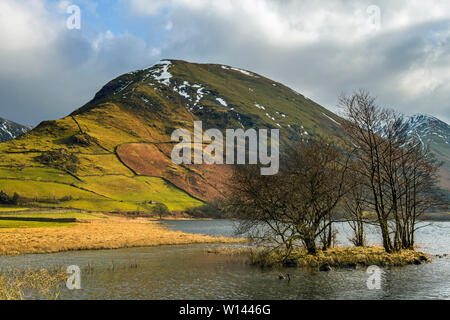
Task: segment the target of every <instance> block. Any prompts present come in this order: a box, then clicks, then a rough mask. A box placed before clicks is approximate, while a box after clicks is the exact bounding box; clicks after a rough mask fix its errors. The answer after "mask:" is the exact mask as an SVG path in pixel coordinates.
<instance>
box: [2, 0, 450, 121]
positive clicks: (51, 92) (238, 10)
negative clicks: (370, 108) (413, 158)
mask: <svg viewBox="0 0 450 320" xmlns="http://www.w3.org/2000/svg"><path fill="white" fill-rule="evenodd" d="M98 2H99V3H98V4H97V2H96V1H88V0H78V1H75V0H74V1H50V0H1V1H0V98H1V101H0V105H1V111H0V117H4V118H7V119H10V120H13V121H16V122H19V123H23V124H29V125H37V124H38V123H39V122H41V121H42V120H47V119H56V118H60V117H63V116H65V115H67V114H69V113H70V112H71V111H73V110H74V109H76V108H78V107H80V106H81V105H83V104H84V103H86V102H87V101H88V100H90V99H91V98H92V97H93V96H94V94H95V93H96V92H97V91H98V90H99V89H100V88H101V87H102V86H103V85H104V84H105V83H106V82H107V81H109V80H111V79H113V78H114V77H116V76H118V75H120V74H122V73H126V72H129V71H132V70H136V69H142V68H145V67H148V66H150V65H152V64H153V63H154V62H156V61H157V60H159V59H162V58H176V59H183V60H188V61H192V62H209V63H221V64H227V65H232V66H236V67H240V68H244V69H248V70H251V71H254V72H256V73H260V74H262V75H265V76H267V77H269V78H272V79H274V80H276V81H280V82H282V83H284V84H286V85H288V86H290V87H292V88H293V89H295V90H297V91H299V92H301V93H303V94H304V95H305V96H307V97H309V98H311V99H313V100H315V101H316V102H318V103H320V104H322V105H323V106H325V107H327V108H329V109H331V110H335V106H336V104H337V98H338V96H339V94H340V93H341V92H347V93H351V92H352V91H354V90H356V89H359V88H365V89H368V90H370V91H371V92H372V93H373V94H374V95H376V96H377V97H378V101H379V103H380V104H381V105H382V106H389V107H392V108H394V109H396V110H398V111H400V112H403V113H405V114H406V115H412V114H414V113H427V114H431V115H434V116H436V117H438V118H440V119H442V120H444V121H446V122H447V123H449V122H450V1H445V0H442V1H438V0H427V1H424V0H412V1H411V0H408V1H406V0H405V1H401V0H396V1H388V0H386V1H375V0H371V1H344V0H342V1H337V0H330V1H324V0H320V1H312V0H311V1H304V0H302V1H300V0H298V1H295V0H291V1H290V0H283V1H275V0H244V1H242V0H164V1H162V0H117V1H113V0H103V1H98ZM73 4H74V5H77V6H79V8H80V9H81V25H80V27H81V28H80V29H79V30H78V29H69V28H68V27H67V19H68V18H70V16H71V15H70V14H68V13H67V7H68V6H70V5H73ZM71 21H72V22H73V21H74V20H71Z"/></svg>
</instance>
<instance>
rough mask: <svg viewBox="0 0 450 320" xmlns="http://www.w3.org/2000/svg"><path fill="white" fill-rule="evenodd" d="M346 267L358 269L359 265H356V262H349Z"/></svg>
mask: <svg viewBox="0 0 450 320" xmlns="http://www.w3.org/2000/svg"><path fill="white" fill-rule="evenodd" d="M345 267H346V268H350V269H356V267H357V265H356V263H349V264H347V265H346V266H345Z"/></svg>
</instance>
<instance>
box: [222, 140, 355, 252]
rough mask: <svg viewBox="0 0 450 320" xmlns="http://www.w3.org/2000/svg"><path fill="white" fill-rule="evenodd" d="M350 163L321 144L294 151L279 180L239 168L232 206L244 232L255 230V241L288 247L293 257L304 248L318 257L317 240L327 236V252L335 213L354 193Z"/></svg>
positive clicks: (301, 146)
mask: <svg viewBox="0 0 450 320" xmlns="http://www.w3.org/2000/svg"><path fill="white" fill-rule="evenodd" d="M347 160H348V157H347V156H345V155H344V154H343V153H342V152H340V150H339V149H338V148H337V147H336V146H334V145H333V144H332V143H331V142H326V141H324V140H322V139H316V140H313V141H309V142H308V143H304V144H301V145H298V146H297V147H295V148H292V149H291V151H290V152H288V154H287V155H286V157H285V159H283V161H282V166H281V169H280V172H279V173H278V174H277V175H276V176H261V175H259V174H258V171H257V168H255V167H243V166H239V167H238V168H237V169H236V170H235V174H234V178H233V182H234V183H233V184H232V187H231V191H232V197H231V199H232V200H231V201H230V207H231V208H232V210H233V211H234V212H235V213H236V214H237V216H238V217H239V218H240V219H242V220H243V222H242V223H241V232H244V231H245V232H250V231H253V232H254V234H253V238H259V239H262V240H264V241H266V242H267V241H268V240H270V241H271V242H274V243H278V244H282V245H284V248H285V249H286V252H287V253H290V252H291V251H292V250H293V248H294V246H295V245H296V244H298V243H302V244H303V245H304V247H305V248H306V249H307V251H308V253H311V254H314V253H316V250H317V247H316V246H317V243H316V240H317V238H318V237H319V236H320V235H323V234H324V232H327V235H326V238H327V243H326V245H325V246H324V249H326V248H327V247H328V246H329V244H330V242H331V239H330V237H331V236H332V231H331V230H332V229H331V225H332V222H333V221H332V219H331V216H332V213H333V210H334V209H335V207H336V206H337V204H338V203H339V201H340V200H341V198H342V197H343V196H344V194H345V193H346V192H347V191H348V187H347V184H346V173H347V172H348V170H347ZM255 235H256V236H255ZM287 256H288V255H287Z"/></svg>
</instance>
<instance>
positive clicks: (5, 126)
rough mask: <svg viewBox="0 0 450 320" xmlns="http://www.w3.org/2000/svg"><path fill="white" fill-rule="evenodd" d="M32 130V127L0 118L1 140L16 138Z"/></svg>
mask: <svg viewBox="0 0 450 320" xmlns="http://www.w3.org/2000/svg"><path fill="white" fill-rule="evenodd" d="M30 130H31V127H28V126H23V125H21V124H18V123H15V122H12V121H9V120H6V119H3V118H0V142H5V141H8V140H11V139H14V138H16V137H18V136H20V135H21V134H24V133H26V132H28V131H30Z"/></svg>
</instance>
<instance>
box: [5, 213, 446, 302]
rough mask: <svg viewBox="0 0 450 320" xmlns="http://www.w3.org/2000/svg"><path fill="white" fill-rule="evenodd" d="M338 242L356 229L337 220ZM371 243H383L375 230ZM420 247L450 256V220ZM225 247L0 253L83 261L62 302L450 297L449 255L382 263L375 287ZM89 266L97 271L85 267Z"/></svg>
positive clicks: (216, 228)
mask: <svg viewBox="0 0 450 320" xmlns="http://www.w3.org/2000/svg"><path fill="white" fill-rule="evenodd" d="M162 223H163V224H165V225H167V227H168V228H170V229H173V230H181V231H185V232H191V233H201V234H210V235H227V236H229V235H233V232H234V231H233V226H234V222H232V221H228V220H206V221H198V220H196V221H191V220H188V221H163V222H162ZM337 229H338V231H339V233H338V236H337V240H338V244H339V245H347V244H348V238H350V236H351V232H350V228H349V227H348V226H347V225H346V224H344V223H342V224H338V225H337ZM367 238H368V241H369V242H370V243H372V244H375V243H379V242H380V237H379V236H378V232H377V229H376V228H374V227H368V235H367ZM416 242H417V244H418V245H419V249H420V250H421V251H424V252H427V253H430V254H445V253H447V254H448V253H449V251H450V250H449V248H450V222H434V223H432V224H431V225H430V226H428V227H426V228H422V229H420V230H418V231H417V235H416ZM223 246H224V245H183V246H161V247H150V248H131V249H117V250H89V251H75V252H63V253H55V254H31V255H21V256H13V257H0V268H1V269H10V268H17V269H30V268H42V267H45V268H52V267H59V266H64V267H66V266H69V265H78V266H79V267H80V268H82V269H83V272H82V283H81V286H82V289H81V290H75V291H69V290H67V289H63V292H62V298H63V299H450V258H449V257H448V256H447V257H445V258H441V259H439V258H435V259H434V260H433V262H432V263H428V264H423V265H411V266H406V267H401V268H394V267H390V268H383V271H384V274H383V278H382V285H381V289H380V290H369V289H368V288H367V285H366V281H367V279H368V277H369V274H367V273H366V268H361V269H357V270H350V269H348V270H347V269H343V270H332V271H330V272H319V271H312V270H305V269H292V268H290V269H283V270H281V272H284V273H286V272H288V273H289V274H290V275H291V279H292V280H291V281H290V282H289V283H288V282H287V281H280V280H278V274H279V273H280V270H277V269H270V270H269V269H264V270H262V269H260V268H257V267H252V266H248V265H246V264H245V263H244V262H243V261H241V260H240V258H236V257H227V256H221V255H215V254H207V253H205V249H206V248H212V247H223ZM88 265H90V266H91V267H90V270H88V269H87V268H86V267H87V266H88Z"/></svg>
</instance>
